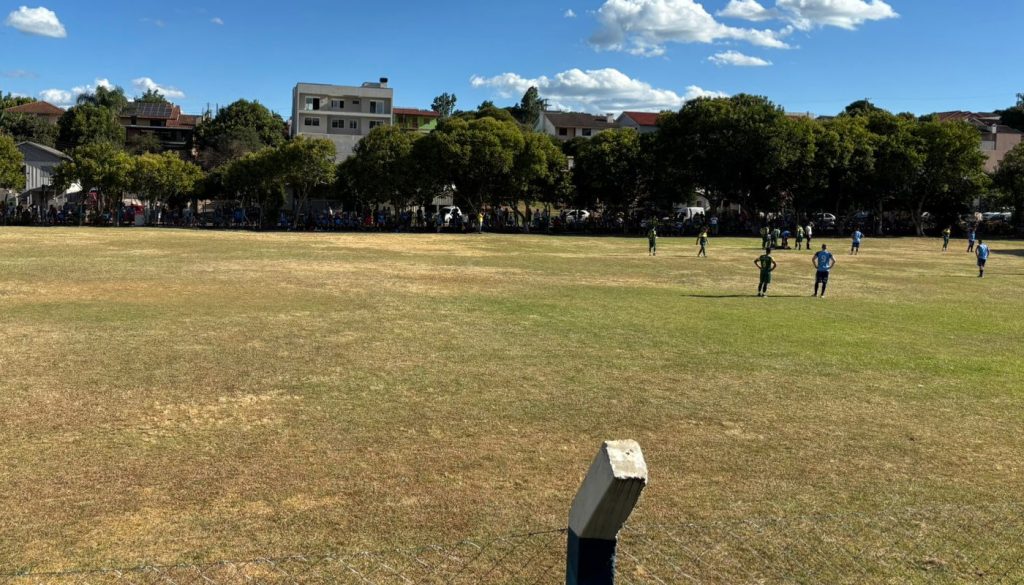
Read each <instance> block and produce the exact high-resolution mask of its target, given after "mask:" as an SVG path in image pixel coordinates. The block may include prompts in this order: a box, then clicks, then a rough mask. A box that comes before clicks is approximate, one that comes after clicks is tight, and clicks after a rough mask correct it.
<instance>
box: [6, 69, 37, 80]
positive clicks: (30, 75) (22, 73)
mask: <svg viewBox="0 0 1024 585" xmlns="http://www.w3.org/2000/svg"><path fill="white" fill-rule="evenodd" d="M0 76H2V77H7V78H9V79H35V78H37V77H39V75H38V74H36V73H35V72H33V71H26V70H24V69H13V70H11V71H4V72H3V73H0Z"/></svg>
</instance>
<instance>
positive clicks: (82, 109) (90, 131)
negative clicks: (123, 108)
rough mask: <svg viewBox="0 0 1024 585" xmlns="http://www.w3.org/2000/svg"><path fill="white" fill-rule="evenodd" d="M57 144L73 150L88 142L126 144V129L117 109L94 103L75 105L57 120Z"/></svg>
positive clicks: (63, 148)
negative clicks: (122, 124)
mask: <svg viewBox="0 0 1024 585" xmlns="http://www.w3.org/2000/svg"><path fill="white" fill-rule="evenodd" d="M101 89H102V88H101ZM57 128H58V131H57V146H58V147H59V148H61V149H62V150H71V149H73V148H77V147H79V146H83V145H86V144H93V143H97V142H104V143H108V144H113V145H116V146H118V147H120V146H122V145H123V144H124V139H125V130H124V127H123V126H121V123H120V122H119V121H118V117H117V113H116V111H115V110H111V109H110V108H108V107H106V106H102V105H97V104H93V103H83V104H79V105H77V106H73V107H72V108H70V109H68V111H66V112H64V114H63V115H62V116H61V117H60V120H58V122H57Z"/></svg>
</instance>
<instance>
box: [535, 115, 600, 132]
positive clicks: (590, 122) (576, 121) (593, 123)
mask: <svg viewBox="0 0 1024 585" xmlns="http://www.w3.org/2000/svg"><path fill="white" fill-rule="evenodd" d="M544 116H545V117H546V118H547V119H548V120H550V121H551V123H552V124H554V125H555V126H556V127H563V128H565V127H568V128H595V129H601V130H608V129H611V128H618V127H619V124H618V122H615V121H612V122H609V121H608V117H607V116H595V115H594V114H586V113H581V112H544Z"/></svg>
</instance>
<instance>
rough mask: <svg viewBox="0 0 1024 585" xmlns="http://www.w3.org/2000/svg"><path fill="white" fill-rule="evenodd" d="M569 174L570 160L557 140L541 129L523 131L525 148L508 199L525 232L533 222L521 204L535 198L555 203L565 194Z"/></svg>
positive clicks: (525, 204)
mask: <svg viewBox="0 0 1024 585" xmlns="http://www.w3.org/2000/svg"><path fill="white" fill-rule="evenodd" d="M569 177H570V173H569V164H568V159H567V158H566V156H565V154H564V153H563V152H562V149H561V147H560V146H559V145H558V144H557V142H556V140H555V139H554V138H553V137H551V136H548V135H547V134H543V133H540V132H532V131H527V132H524V134H523V149H522V150H521V151H520V152H519V154H518V155H517V156H516V162H515V165H514V167H513V170H512V173H511V174H510V175H509V184H508V186H507V193H508V197H507V202H508V203H509V204H510V206H511V208H512V209H513V210H514V211H515V214H516V216H517V217H518V218H520V219H521V220H522V225H523V229H524V230H525V231H527V232H529V231H530V222H528V221H526V219H527V218H526V216H525V215H524V213H523V211H522V209H521V207H520V205H519V203H520V202H522V203H523V206H525V207H526V208H529V207H530V205H531V204H532V203H533V202H534V201H546V202H555V201H557V200H559V199H562V198H563V197H566V196H567V195H568V192H569V190H570V187H569V180H570V179H569Z"/></svg>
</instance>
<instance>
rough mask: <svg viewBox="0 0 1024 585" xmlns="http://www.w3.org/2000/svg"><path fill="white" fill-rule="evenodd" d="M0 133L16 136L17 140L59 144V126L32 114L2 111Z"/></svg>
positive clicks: (52, 144)
mask: <svg viewBox="0 0 1024 585" xmlns="http://www.w3.org/2000/svg"><path fill="white" fill-rule="evenodd" d="M0 133H5V134H8V135H10V136H11V137H12V138H14V141H15V142H25V141H29V142H35V143H36V144H43V145H45V146H54V145H56V144H57V126H56V125H55V124H51V123H50V122H48V121H47V120H45V119H43V118H40V117H39V116H33V115H32V114H21V113H17V112H15V113H11V112H5V113H0Z"/></svg>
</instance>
